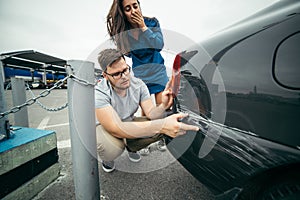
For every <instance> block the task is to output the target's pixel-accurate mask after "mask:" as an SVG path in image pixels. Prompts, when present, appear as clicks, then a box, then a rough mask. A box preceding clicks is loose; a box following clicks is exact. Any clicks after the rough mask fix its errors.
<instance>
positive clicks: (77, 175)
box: [68, 60, 100, 200]
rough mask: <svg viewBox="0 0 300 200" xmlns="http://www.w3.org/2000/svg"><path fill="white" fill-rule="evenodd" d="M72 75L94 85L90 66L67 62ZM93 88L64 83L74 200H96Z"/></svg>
mask: <svg viewBox="0 0 300 200" xmlns="http://www.w3.org/2000/svg"><path fill="white" fill-rule="evenodd" d="M68 64H69V65H71V67H72V68H73V69H74V75H75V76H76V77H78V78H80V79H82V80H85V81H87V82H90V83H93V82H94V63H91V62H87V61H78V60H70V61H68ZM94 102H95V99H94V87H93V86H91V85H84V84H81V83H79V82H77V81H74V79H72V78H69V79H68V106H69V121H70V135H71V148H72V161H73V175H74V183H75V195H76V199H77V200H81V199H82V200H95V199H97V200H99V199H100V184H99V172H98V161H97V151H96V125H95V105H94Z"/></svg>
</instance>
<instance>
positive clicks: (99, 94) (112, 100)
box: [95, 76, 150, 121]
mask: <svg viewBox="0 0 300 200" xmlns="http://www.w3.org/2000/svg"><path fill="white" fill-rule="evenodd" d="M149 98H150V94H149V91H148V89H147V86H146V85H145V83H144V82H143V81H142V80H140V79H138V78H135V77H133V76H131V78H130V87H129V88H128V89H127V94H126V96H125V97H120V96H119V95H118V94H117V93H116V92H115V91H114V90H113V89H112V87H111V85H110V83H109V81H107V80H106V79H103V80H102V81H101V82H100V83H99V84H98V85H97V86H95V108H104V107H107V106H112V107H113V108H114V109H115V110H116V112H117V113H118V115H119V117H120V119H121V120H122V121H132V120H133V118H134V114H135V113H136V111H137V110H138V108H139V105H140V103H141V102H142V101H144V100H146V99H149Z"/></svg>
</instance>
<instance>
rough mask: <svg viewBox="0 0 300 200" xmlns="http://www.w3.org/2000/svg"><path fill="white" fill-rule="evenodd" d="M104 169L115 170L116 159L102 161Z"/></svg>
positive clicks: (106, 170)
mask: <svg viewBox="0 0 300 200" xmlns="http://www.w3.org/2000/svg"><path fill="white" fill-rule="evenodd" d="M102 169H103V170H104V171H105V172H112V171H114V170H115V162H114V161H104V160H103V161H102Z"/></svg>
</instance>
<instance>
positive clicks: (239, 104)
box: [167, 0, 300, 197]
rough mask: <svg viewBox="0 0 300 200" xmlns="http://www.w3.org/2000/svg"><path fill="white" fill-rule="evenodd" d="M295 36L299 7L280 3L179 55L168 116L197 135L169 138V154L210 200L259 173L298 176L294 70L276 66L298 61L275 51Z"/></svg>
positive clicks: (299, 129) (299, 78) (299, 108)
mask: <svg viewBox="0 0 300 200" xmlns="http://www.w3.org/2000/svg"><path fill="white" fill-rule="evenodd" d="M299 31H300V2H298V1H291V0H287V1H279V2H277V3H276V4H274V5H272V6H271V7H270V8H267V9H265V10H262V11H260V12H259V13H257V14H255V15H253V16H252V17H249V18H248V19H245V20H243V21H241V22H240V23H237V24H236V25H233V26H231V27H229V28H228V29H225V30H223V31H221V32H219V33H218V34H216V35H214V36H213V37H211V38H210V39H208V40H206V41H203V42H201V43H199V44H197V45H195V46H193V47H191V48H189V49H188V50H186V51H183V52H182V53H180V56H181V58H182V60H184V61H185V62H183V63H182V66H181V68H180V73H181V75H180V89H179V92H178V94H177V96H176V98H175V99H174V100H175V103H174V105H175V106H174V108H173V111H174V112H186V113H189V117H188V118H187V119H185V120H184V121H185V122H187V123H189V124H194V125H197V126H199V127H200V131H198V132H197V133H195V132H187V134H186V135H184V136H182V137H180V138H175V139H170V138H168V139H167V143H168V149H169V150H170V152H171V153H172V154H173V155H174V156H175V157H176V158H178V160H179V161H180V162H181V163H182V165H183V166H184V167H185V168H186V169H187V170H189V171H190V172H191V173H192V174H193V175H194V176H195V177H196V178H197V179H198V180H200V181H201V182H202V183H204V184H205V185H206V186H207V187H208V188H210V189H211V190H212V192H214V193H215V194H216V195H221V196H222V195H223V196H226V195H228V194H229V193H230V195H231V197H234V196H236V195H237V194H238V193H240V192H241V191H242V190H243V188H244V187H245V186H246V185H247V184H248V183H249V182H250V181H253V180H255V179H257V178H258V177H263V174H264V173H266V172H268V173H269V172H270V173H271V172H272V173H274V174H273V175H274V176H276V173H284V172H285V171H286V170H290V171H292V172H294V170H295V173H297V174H296V175H297V176H299V171H296V169H297V168H298V167H300V150H299V146H300V134H299V133H300V124H299V122H300V117H299V116H300V90H299V89H298V88H297V86H298V85H299V82H300V73H299V74H298V73H297V72H298V71H297V70H298V69H295V72H294V71H289V70H285V69H287V68H286V66H280V65H282V64H287V65H295V64H299V63H297V62H298V61H296V63H289V59H285V57H284V56H282V55H284V53H285V51H282V52H281V54H282V55H281V57H279V56H280V55H279V53H278V52H279V51H278V49H279V47H282V44H283V43H285V42H286V41H288V40H287V38H290V37H291V36H294V35H297V34H298V32H299ZM298 40H299V37H298V36H297V37H294V38H293V41H295V43H296V42H297V41H298ZM290 43H291V42H290ZM299 44H300V42H299V43H296V44H292V46H293V48H292V49H295V51H296V53H294V54H293V55H297V52H298V51H299V49H300V46H299ZM276 49H277V51H276ZM191 52H196V53H193V56H190V54H191ZM295 57H296V56H294V58H295ZM279 58H280V59H281V60H283V59H284V61H287V63H284V62H282V63H280V62H279V61H278V59H279ZM278 68H280V69H282V70H281V71H280V70H278ZM294 68H295V67H294ZM299 72H300V71H299ZM280 76H282V77H287V78H286V79H285V80H288V81H285V82H284V81H283V80H284V79H281V80H279V79H278V77H280ZM289 80H291V81H290V82H289ZM283 82H284V83H283ZM272 173H271V174H272ZM227 197H228V196H227Z"/></svg>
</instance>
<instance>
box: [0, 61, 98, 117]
mask: <svg viewBox="0 0 300 200" xmlns="http://www.w3.org/2000/svg"><path fill="white" fill-rule="evenodd" d="M66 67H69V68H70V70H68V76H66V77H65V78H64V79H61V80H59V81H57V82H56V83H55V84H54V85H53V86H52V87H51V88H49V89H46V90H44V91H42V92H41V93H40V94H39V95H38V96H34V94H33V93H32V94H33V98H31V99H28V100H27V101H26V102H25V103H23V104H21V105H18V106H15V107H13V108H11V109H10V110H8V111H5V112H3V113H0V119H1V118H3V117H5V116H6V115H9V114H12V113H16V112H18V111H19V110H21V109H22V108H23V107H25V106H31V105H32V104H34V103H35V102H38V103H39V104H40V106H42V108H44V109H46V110H48V111H60V110H62V109H64V108H66V107H67V106H68V103H66V104H65V105H63V106H61V107H59V108H53V109H51V108H50V109H49V108H47V107H45V106H43V105H42V104H41V103H40V102H39V101H38V99H40V98H44V97H47V96H48V95H49V94H50V93H51V91H52V90H54V89H55V88H59V87H61V86H62V85H63V84H64V82H65V81H66V80H67V79H69V78H71V79H73V80H74V81H75V82H77V83H79V84H81V85H85V86H93V87H94V86H95V85H96V83H90V82H88V81H86V80H83V79H81V78H79V77H77V76H75V75H74V74H73V68H72V66H71V65H66ZM30 91H31V90H30ZM31 92H32V91H31Z"/></svg>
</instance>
